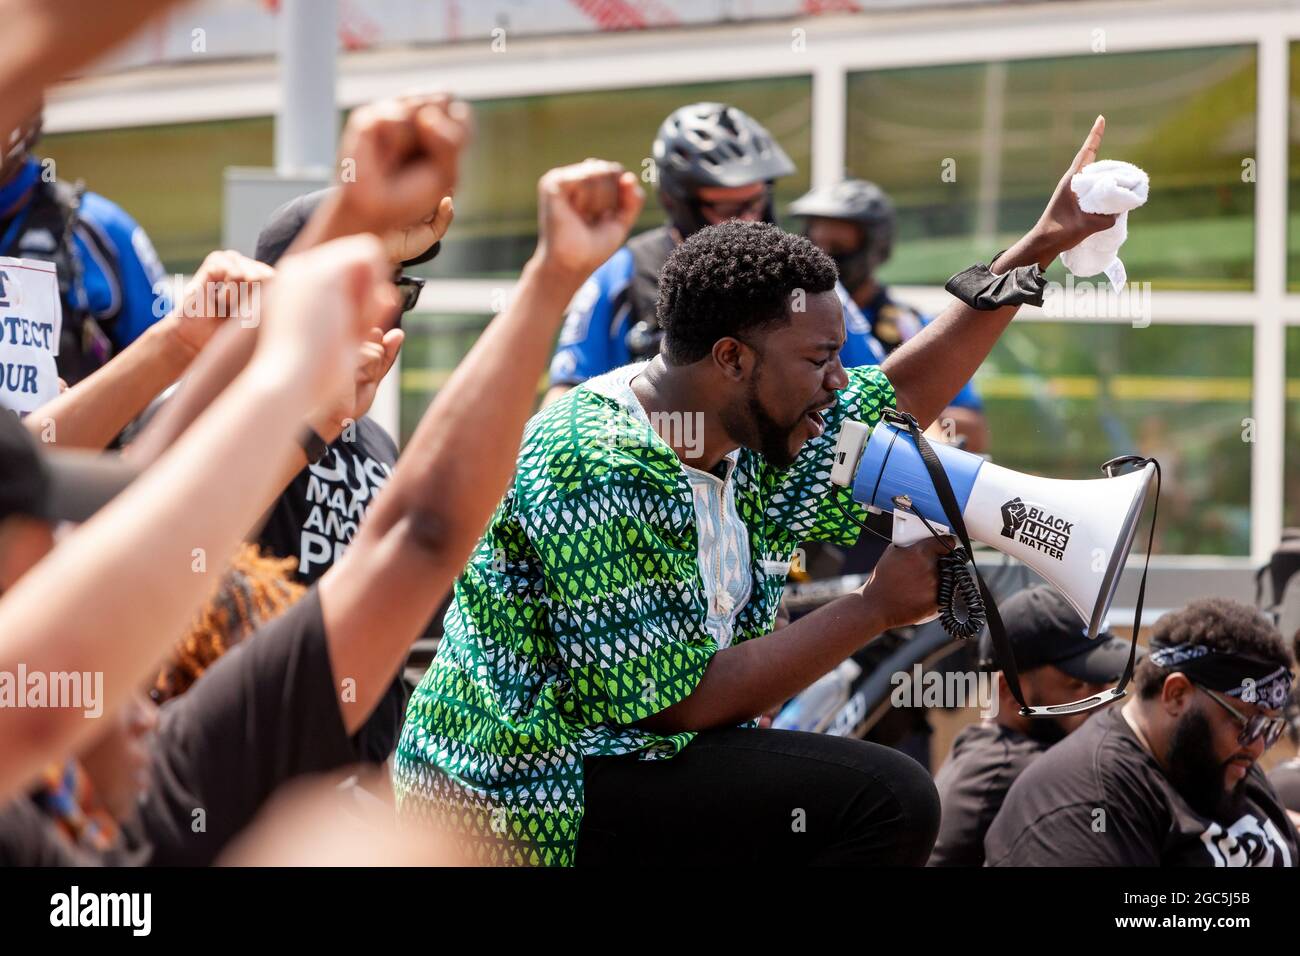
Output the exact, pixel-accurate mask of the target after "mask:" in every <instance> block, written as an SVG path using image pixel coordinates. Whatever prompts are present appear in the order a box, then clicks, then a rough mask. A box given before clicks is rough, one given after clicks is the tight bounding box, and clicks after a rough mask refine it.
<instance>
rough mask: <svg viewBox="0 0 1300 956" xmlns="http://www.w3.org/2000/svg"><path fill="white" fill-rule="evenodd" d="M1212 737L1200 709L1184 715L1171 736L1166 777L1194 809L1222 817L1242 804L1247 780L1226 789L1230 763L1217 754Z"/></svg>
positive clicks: (1211, 732) (1208, 725)
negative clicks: (1225, 779) (1224, 782)
mask: <svg viewBox="0 0 1300 956" xmlns="http://www.w3.org/2000/svg"><path fill="white" fill-rule="evenodd" d="M1212 734H1213V731H1212V730H1211V728H1210V721H1209V718H1207V717H1206V716H1205V714H1203V713H1201V712H1200V711H1199V710H1191V711H1189V712H1188V713H1186V714H1184V715H1183V717H1182V718H1181V719H1180V720H1179V721H1178V723H1176V724H1174V730H1173V733H1172V734H1171V735H1170V737H1169V752H1168V754H1167V755H1166V762H1167V763H1168V764H1169V769H1168V772H1167V775H1168V777H1169V782H1170V783H1172V784H1173V785H1174V788H1175V789H1176V790H1177V791H1178V792H1179V793H1180V794H1181V795H1182V797H1183V799H1184V800H1186V801H1187V803H1188V805H1190V806H1191V807H1192V809H1194V810H1196V811H1197V812H1198V813H1201V814H1204V815H1205V816H1209V817H1223V816H1228V815H1230V814H1231V813H1232V811H1233V809H1234V807H1235V806H1236V805H1237V804H1238V803H1239V802H1240V800H1241V794H1242V790H1243V788H1244V787H1245V784H1246V778H1243V779H1242V780H1241V781H1239V782H1238V783H1237V784H1236V785H1235V786H1234V787H1233V788H1232V789H1231V790H1226V789H1224V786H1223V780H1224V771H1225V770H1226V769H1227V765H1228V763H1229V762H1230V761H1227V760H1222V761H1221V760H1219V758H1218V757H1217V756H1216V755H1215V753H1214V745H1213V743H1212V742H1211V741H1212V740H1213V736H1212Z"/></svg>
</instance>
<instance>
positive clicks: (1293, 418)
mask: <svg viewBox="0 0 1300 956" xmlns="http://www.w3.org/2000/svg"><path fill="white" fill-rule="evenodd" d="M1283 456H1284V458H1285V465H1284V470H1283V479H1282V480H1283V504H1282V516H1283V517H1282V521H1283V523H1284V524H1285V525H1286V526H1287V527H1288V528H1294V527H1297V526H1300V326H1291V327H1290V328H1289V329H1287V330H1286V449H1285V451H1284V452H1283Z"/></svg>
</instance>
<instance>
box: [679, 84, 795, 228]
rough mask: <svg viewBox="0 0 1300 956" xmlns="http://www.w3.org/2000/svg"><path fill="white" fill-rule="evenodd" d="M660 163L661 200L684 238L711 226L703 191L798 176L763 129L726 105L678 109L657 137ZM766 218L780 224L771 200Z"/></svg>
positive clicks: (784, 155) (701, 105) (714, 104)
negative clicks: (703, 204) (701, 207)
mask: <svg viewBox="0 0 1300 956" xmlns="http://www.w3.org/2000/svg"><path fill="white" fill-rule="evenodd" d="M654 161H655V166H656V167H657V170H658V175H659V201H660V202H661V203H662V204H663V207H664V209H665V210H666V211H667V213H668V217H669V219H670V220H672V224H673V225H674V226H675V227H677V231H678V232H679V233H681V235H682V238H683V239H684V238H686V237H687V236H689V235H690V234H691V233H693V232H696V231H698V230H700V229H702V228H704V227H705V226H706V225H708V223H707V221H705V220H704V219H703V217H702V216H701V215H700V210H699V204H698V199H697V196H696V194H697V193H698V191H699V190H700V189H707V188H710V187H718V186H720V187H727V188H730V187H735V186H748V185H750V184H751V183H771V182H772V181H773V180H776V179H780V178H781V177H782V176H789V175H790V174H791V173H793V172H794V171H795V169H794V163H792V162H791V161H790V157H789V156H787V155H786V153H785V150H783V149H782V148H781V145H780V144H779V143H778V142H777V141H776V140H775V139H773V138H772V134H771V133H769V132H768V131H767V130H766V129H764V128H763V126H762V124H760V123H759V122H758V121H757V120H755V119H754V118H753V117H752V116H750V115H749V114H748V113H746V112H744V111H743V110H739V109H737V108H736V107H734V106H728V105H726V104H725V103H692V104H690V105H689V106H683V107H681V108H679V109H677V110H674V111H673V112H672V114H671V115H670V116H669V117H668V118H667V119H666V120H664V121H663V125H661V126H660V127H659V132H658V134H657V135H656V136H655V142H654ZM763 218H764V220H765V221H767V222H775V221H776V216H775V210H774V209H772V204H771V202H770V201H769V202H768V208H767V209H766V210H765V212H764V216H763Z"/></svg>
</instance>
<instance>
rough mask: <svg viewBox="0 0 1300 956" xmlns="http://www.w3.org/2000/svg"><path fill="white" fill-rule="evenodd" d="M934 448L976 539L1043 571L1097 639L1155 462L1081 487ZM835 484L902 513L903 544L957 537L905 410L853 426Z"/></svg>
mask: <svg viewBox="0 0 1300 956" xmlns="http://www.w3.org/2000/svg"><path fill="white" fill-rule="evenodd" d="M925 444H927V445H929V448H931V449H933V453H934V454H935V455H937V456H938V459H939V463H940V464H941V465H942V467H943V472H944V473H945V474H946V475H947V477H948V482H949V483H950V485H951V489H952V495H953V497H954V498H955V500H956V506H957V508H958V510H959V511H960V514H961V518H962V520H963V522H964V523H965V526H966V530H967V532H968V534H969V536H970V538H971V540H972V541H980V542H983V543H984V544H986V545H988V546H989V547H992V548H995V549H996V550H998V551H1001V552H1002V553H1003V554H1006V555H1009V556H1010V557H1013V558H1017V559H1019V560H1020V561H1023V562H1024V563H1025V564H1027V565H1028V566H1029V567H1031V568H1032V569H1033V570H1034V571H1036V572H1038V573H1039V574H1040V575H1042V576H1043V577H1044V578H1045V579H1046V580H1047V581H1048V582H1049V583H1050V584H1051V585H1052V586H1053V587H1055V588H1056V589H1057V590H1058V591H1060V592H1061V594H1062V595H1063V596H1064V597H1065V599H1066V600H1067V601H1068V602H1069V603H1070V606H1071V607H1073V608H1074V609H1075V611H1077V612H1078V614H1079V617H1081V618H1082V619H1083V620H1084V621H1086V622H1087V624H1088V636H1089V637H1091V638H1095V637H1097V636H1098V635H1099V634H1100V633H1101V632H1102V630H1103V626H1104V622H1105V619H1106V614H1107V612H1108V611H1109V610H1110V605H1111V601H1112V600H1114V597H1115V589H1116V588H1117V587H1118V586H1119V581H1120V574H1121V572H1122V571H1123V569H1124V563H1125V561H1126V559H1127V558H1128V554H1129V550H1130V549H1131V548H1132V546H1133V536H1134V534H1135V533H1136V532H1137V526H1138V521H1139V519H1140V518H1141V516H1142V506H1143V504H1144V503H1145V502H1146V498H1147V492H1148V489H1149V488H1150V486H1151V481H1152V479H1153V478H1154V477H1155V475H1156V472H1157V467H1156V465H1155V463H1154V462H1152V461H1150V460H1145V459H1144V460H1143V461H1144V465H1143V467H1141V468H1139V469H1137V470H1135V471H1132V472H1130V473H1128V474H1125V475H1119V476H1116V477H1107V478H1097V479H1091V480H1079V481H1075V480H1068V479H1059V478H1040V477H1038V476H1035V475H1026V474H1022V473H1021V472H1018V471H1013V470H1011V469H1010V468H1003V467H1002V466H1000V465H995V464H993V463H992V462H990V461H987V460H985V459H984V458H983V457H981V456H979V455H973V454H971V453H970V452H967V451H962V450H961V449H959V448H954V447H952V446H950V445H944V444H933V445H930V444H929V443H928V442H927V443H925ZM831 481H832V482H834V483H835V484H838V485H841V486H843V487H845V488H851V489H852V493H853V500H854V501H856V502H858V503H859V504H862V505H865V506H866V507H867V509H868V510H869V511H873V512H877V513H879V512H886V513H892V514H893V517H894V531H893V543H894V544H897V545H900V546H903V545H908V544H912V543H914V542H916V541H919V540H922V539H924V538H926V537H928V536H930V535H931V534H932V533H935V532H937V533H939V534H944V535H946V534H951V533H952V531H953V529H952V527H951V524H952V522H951V521H950V520H949V518H948V517H947V515H946V514H945V512H944V508H943V505H942V503H941V501H940V498H939V493H938V490H937V489H936V487H935V482H934V477H933V471H932V469H931V468H927V466H926V463H925V461H924V460H923V458H922V454H921V451H920V449H919V448H918V447H917V443H916V441H915V440H914V439H913V437H912V433H911V432H910V430H909V428H908V425H907V423H906V420H904V419H902V418H901V417H900V416H898V415H897V414H891V415H886V416H885V417H884V418H882V419H881V420H880V421H879V422H878V423H877V424H876V426H875V428H868V426H866V425H864V424H862V423H861V422H845V423H844V425H843V426H842V429H841V432H840V437H839V443H838V445H837V446H836V449H835V458H834V464H833V465H832V468H831ZM927 522H928V524H929V527H927V526H926V525H927ZM931 529H933V531H932V530H931ZM1135 636H1136V635H1135Z"/></svg>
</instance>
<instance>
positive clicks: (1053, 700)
mask: <svg viewBox="0 0 1300 956" xmlns="http://www.w3.org/2000/svg"><path fill="white" fill-rule="evenodd" d="M1001 613H1002V620H1003V621H1004V622H1005V623H1006V631H1007V640H1008V641H1010V642H1011V649H1012V651H1013V652H1014V653H1015V657H1016V665H1017V668H1018V670H1019V671H1020V686H1021V688H1022V689H1023V690H1024V692H1025V700H1026V701H1027V702H1028V703H1029V705H1030V706H1033V707H1038V706H1049V705H1051V704H1064V703H1066V702H1068V701H1072V700H1081V699H1083V698H1085V697H1089V696H1091V695H1093V694H1099V693H1101V692H1102V691H1103V690H1105V689H1106V688H1108V687H1112V686H1114V684H1115V682H1116V681H1118V680H1119V678H1120V675H1121V674H1123V673H1124V665H1125V664H1126V663H1127V662H1128V655H1129V644H1128V641H1124V640H1120V639H1119V638H1117V637H1112V636H1110V635H1109V634H1107V635H1103V636H1102V637H1101V638H1099V639H1097V640H1089V639H1088V629H1087V626H1086V625H1085V624H1084V623H1083V620H1082V619H1081V618H1080V617H1079V615H1078V614H1077V613H1075V611H1074V609H1073V608H1072V607H1070V605H1069V603H1068V602H1067V601H1066V600H1065V598H1063V597H1062V596H1061V594H1060V592H1059V591H1057V590H1056V589H1055V588H1051V587H1048V586H1047V585H1039V586H1038V587H1033V588H1028V589H1027V590H1024V591H1021V592H1020V593H1018V594H1016V595H1015V596H1014V597H1012V598H1011V599H1010V600H1008V601H1006V602H1004V603H1003V604H1002V608H1001ZM993 657H994V655H993V646H992V643H991V642H990V641H989V636H988V633H987V632H985V634H984V637H983V639H982V640H981V641H980V659H981V660H980V663H981V666H984V667H989V668H990V669H994V677H995V679H996V683H997V699H996V701H995V702H994V703H995V705H996V707H997V710H996V711H995V712H994V713H993V714H991V715H987V716H986V715H984V714H981V716H982V717H983V718H984V719H982V720H980V721H979V722H977V723H974V724H971V725H970V726H968V727H965V728H963V729H962V731H961V733H959V734H958V735H957V738H956V739H955V740H954V741H953V744H952V750H951V751H950V752H949V754H948V759H947V760H946V761H944V764H943V767H942V768H940V770H939V773H938V774H937V775H936V776H935V780H934V783H935V786H936V787H937V788H938V790H939V802H940V805H941V806H942V808H943V816H942V819H941V821H940V824H939V839H938V840H937V841H936V842H935V845H934V852H932V853H931V854H930V862H929V865H930V866H979V865H981V864H982V863H983V862H984V834H985V833H986V832H987V831H988V828H989V824H990V823H992V822H993V818H994V817H995V816H997V813H998V810H999V809H1001V807H1002V801H1003V800H1004V799H1005V798H1006V795H1007V791H1008V790H1009V789H1011V785H1012V784H1013V783H1015V781H1016V778H1017V777H1019V776H1020V774H1021V773H1023V772H1024V770H1025V768H1026V767H1028V766H1029V765H1030V763H1031V762H1032V761H1034V760H1035V759H1037V757H1038V756H1039V755H1040V754H1042V753H1043V752H1044V751H1045V750H1047V748H1048V747H1051V746H1052V745H1053V744H1055V743H1057V742H1058V741H1060V740H1063V739H1065V736H1066V735H1067V734H1070V733H1072V732H1074V731H1076V730H1078V729H1079V728H1080V727H1082V726H1083V722H1084V721H1085V720H1087V719H1088V716H1089V713H1091V712H1089V711H1085V712H1084V713H1081V714H1066V715H1062V716H1060V717H1050V718H1033V717H1024V716H1022V715H1021V714H1020V705H1019V704H1018V703H1017V702H1016V699H1015V697H1014V696H1012V694H1011V690H1010V689H1009V688H1008V687H1007V683H1006V681H1005V680H1004V679H1003V677H1002V673H1001V671H998V670H996V667H997V665H996V663H995V662H994V660H993Z"/></svg>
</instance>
